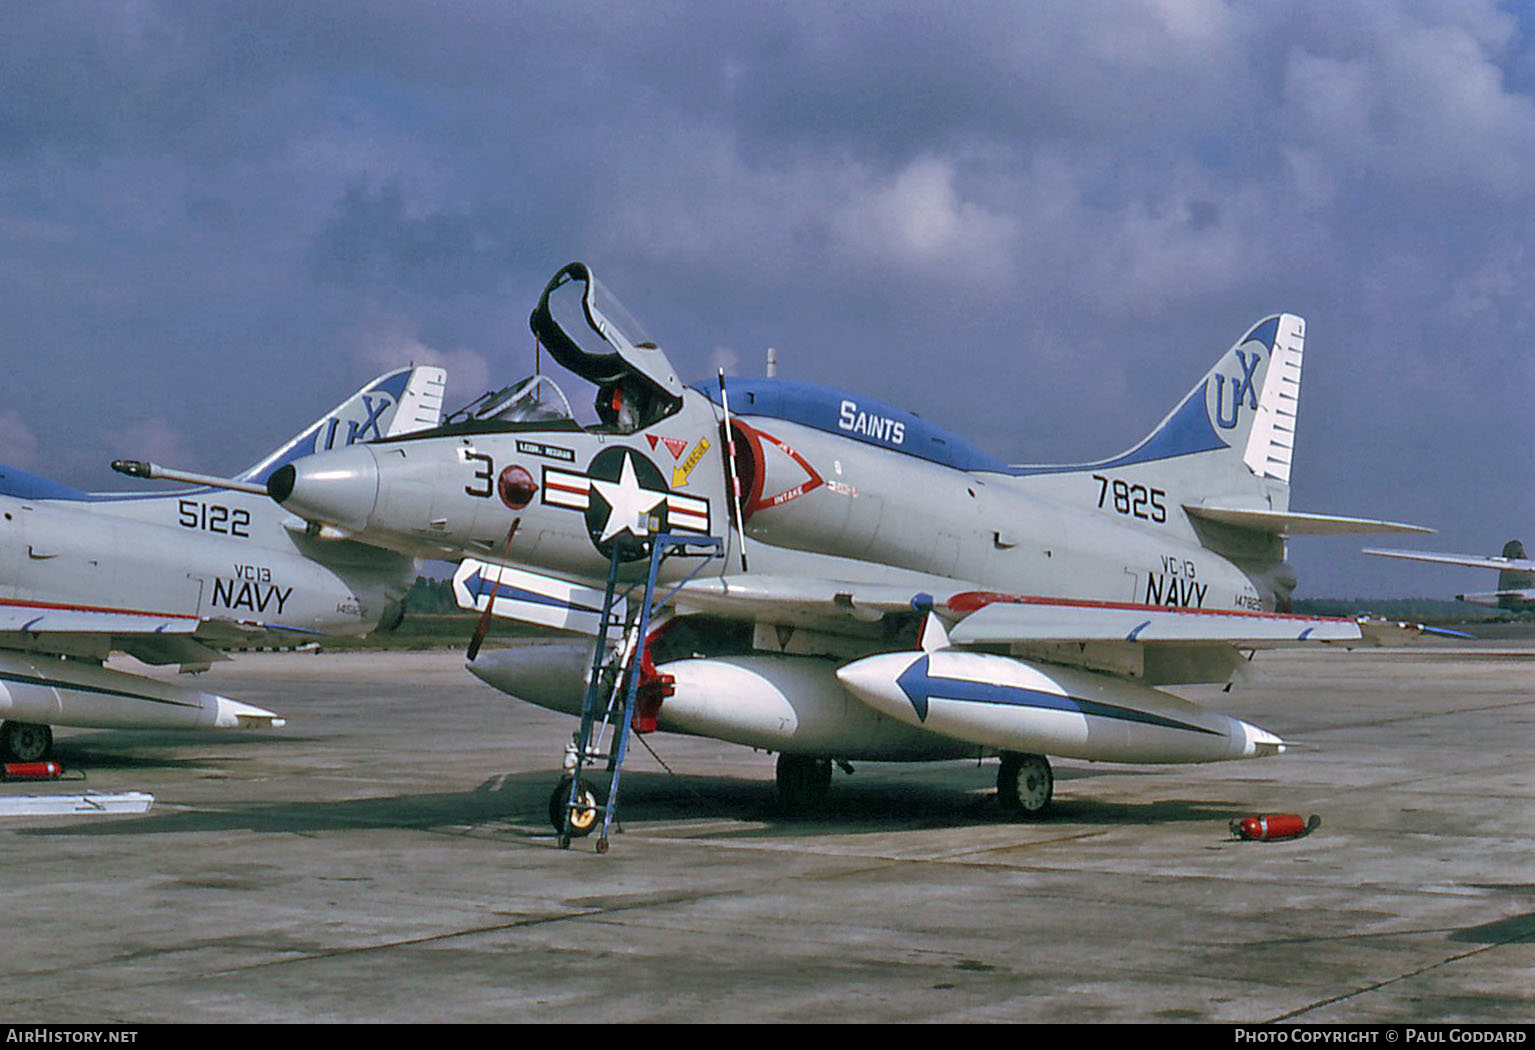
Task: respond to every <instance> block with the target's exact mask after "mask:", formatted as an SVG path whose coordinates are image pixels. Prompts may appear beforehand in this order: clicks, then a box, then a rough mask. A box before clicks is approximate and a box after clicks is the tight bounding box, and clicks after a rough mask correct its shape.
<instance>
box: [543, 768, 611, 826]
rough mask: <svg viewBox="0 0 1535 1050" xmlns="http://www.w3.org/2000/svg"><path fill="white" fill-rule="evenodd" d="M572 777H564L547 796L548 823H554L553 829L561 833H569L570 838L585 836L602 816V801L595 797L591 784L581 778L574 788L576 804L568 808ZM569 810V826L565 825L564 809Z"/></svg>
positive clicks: (595, 793)
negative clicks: (577, 785)
mask: <svg viewBox="0 0 1535 1050" xmlns="http://www.w3.org/2000/svg"><path fill="white" fill-rule="evenodd" d="M573 779H574V778H573V777H564V778H562V779H561V780H560V783H559V786H558V787H556V788H555V789H554V793H553V794H552V795H550V796H549V823H550V824H552V825H554V830H555V831H557V832H559V833H560V834H561V835H565V834H567V833H568V834H569V835H570V836H571V837H572V838H578V839H580V838H585V837H586V836H588V835H590V834H591V833H592V831H593V830H594V829H595V828H596V827H597V823H598V821H599V820H600V819H601V817H602V803H601V802H600V801H598V799H597V792H596V791H594V790H592V786H591V785H590V784H588V783H587V782H586V781H585V780H582V781H581V783H580V786H579V787H578V788H577V789H576V805H575V808H574V809H570V782H571V781H572V780H573ZM567 810H569V811H570V826H569V828H567V827H566V826H565V814H566V811H567Z"/></svg>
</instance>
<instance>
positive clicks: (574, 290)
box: [528, 262, 682, 415]
mask: <svg viewBox="0 0 1535 1050" xmlns="http://www.w3.org/2000/svg"><path fill="white" fill-rule="evenodd" d="M528 323H529V325H530V326H531V327H532V329H533V334H534V335H535V336H537V337H538V341H539V342H540V343H542V344H543V345H544V346H545V347H546V348H547V349H548V351H549V354H550V356H552V357H553V358H554V359H555V360H556V361H558V362H559V363H560V364H561V365H563V366H564V367H565V368H568V369H569V370H570V371H572V372H574V373H575V374H576V375H578V376H580V377H581V378H583V379H586V380H588V381H590V382H592V383H595V384H597V386H598V387H599V388H608V387H615V386H616V387H620V388H623V389H624V390H625V392H626V393H631V394H636V395H639V396H642V397H644V398H645V399H646V400H650V401H654V402H657V403H659V405H660V406H664V407H663V408H662V411H660V412H657V413H655V414H656V415H664V414H665V413H666V412H667V411H669V410H670V409H671V408H673V407H675V406H676V404H677V403H679V402H680V401H681V399H682V383H681V382H680V381H678V379H677V373H676V372H675V371H674V370H673V368H672V365H671V362H670V361H668V360H667V359H666V355H665V354H664V353H662V352H661V348H660V347H659V346H657V345H656V343H655V341H654V340H652V339H651V338H650V337H649V336H648V335H646V334H645V331H644V329H642V328H641V327H640V325H639V322H637V321H636V320H635V319H634V318H633V316H632V315H631V314H630V313H629V311H628V310H626V309H625V308H624V305H623V303H621V302H619V301H618V299H617V297H616V296H614V295H613V293H612V292H610V291H608V289H607V288H606V287H605V286H604V285H603V284H602V282H601V281H599V280H597V278H596V276H595V275H594V274H593V273H592V272H591V270H590V269H589V268H588V267H587V266H586V264H585V263H579V262H573V263H571V264H570V265H568V266H566V267H564V268H563V269H561V270H560V272H559V273H557V274H555V275H554V278H553V279H552V280H550V282H549V284H548V286H547V287H545V288H544V294H543V295H541V296H540V297H539V300H538V306H537V307H536V308H535V309H534V310H533V316H532V317H531V318H529V320H528Z"/></svg>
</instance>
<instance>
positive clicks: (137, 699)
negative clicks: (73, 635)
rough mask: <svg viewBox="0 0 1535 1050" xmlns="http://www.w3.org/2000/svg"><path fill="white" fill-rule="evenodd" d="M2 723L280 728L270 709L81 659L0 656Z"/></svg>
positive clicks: (0, 716)
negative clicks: (113, 669)
mask: <svg viewBox="0 0 1535 1050" xmlns="http://www.w3.org/2000/svg"><path fill="white" fill-rule="evenodd" d="M0 721H6V722H24V723H36V724H40V725H70V726H83V727H86V728H90V729H276V728H279V727H281V726H282V725H284V720H283V719H282V718H279V717H278V716H277V715H275V714H273V713H272V712H271V711H267V710H264V709H262V708H259V707H253V706H252V705H250V704H244V703H241V702H240V701H238V700H231V699H230V698H229V697H227V696H219V695H218V694H217V693H205V692H203V691H202V690H200V689H189V688H187V687H186V686H183V685H177V684H175V683H172V682H161V681H156V680H155V679H151V678H141V677H139V676H137V675H131V674H125V673H123V672H121V671H112V670H109V669H107V668H105V667H100V666H97V665H96V664H91V663H82V662H80V661H77V660H60V659H56V658H53V657H48V656H36V657H32V656H27V655H24V654H20V653H0Z"/></svg>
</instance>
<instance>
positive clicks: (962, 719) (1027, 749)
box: [837, 649, 1285, 763]
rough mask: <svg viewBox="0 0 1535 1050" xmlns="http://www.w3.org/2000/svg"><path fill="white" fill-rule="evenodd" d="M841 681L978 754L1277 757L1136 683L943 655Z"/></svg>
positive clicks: (1256, 737)
mask: <svg viewBox="0 0 1535 1050" xmlns="http://www.w3.org/2000/svg"><path fill="white" fill-rule="evenodd" d="M837 678H838V679H839V680H840V681H841V683H842V684H843V685H844V686H845V687H846V688H847V689H848V690H849V691H850V692H851V693H852V694H853V695H854V696H856V697H858V699H860V700H861V701H863V702H864V703H865V704H867V705H868V706H869V707H870V708H871V709H872V710H875V711H878V712H880V713H881V714H883V715H887V716H888V717H890V718H893V719H898V720H900V721H902V722H904V723H906V724H907V725H910V726H914V727H915V726H920V727H922V728H923V729H925V730H927V731H928V732H931V733H938V734H941V735H943V736H946V737H952V738H954V739H956V740H964V741H967V742H969V743H971V744H974V745H979V746H982V747H989V748H997V749H1000V750H1004V751H1014V752H1022V753H1028V754H1040V755H1056V756H1060V757H1063V758H1080V759H1086V760H1088V761H1094V762H1137V763H1186V762H1219V761H1223V760H1226V759H1234V758H1253V757H1258V756H1263V755H1274V754H1279V753H1280V752H1282V751H1283V750H1284V749H1285V743H1284V741H1283V740H1281V739H1280V738H1279V737H1277V736H1275V735H1274V734H1272V733H1270V732H1268V731H1267V730H1264V729H1260V728H1258V727H1257V726H1254V725H1250V724H1248V723H1247V722H1243V721H1241V720H1240V719H1236V718H1231V717H1229V716H1227V715H1223V714H1219V713H1217V712H1214V711H1208V710H1206V709H1205V708H1202V707H1200V706H1199V705H1198V704H1195V703H1192V702H1191V701H1188V700H1184V699H1182V698H1180V697H1176V696H1173V695H1172V694H1170V693H1165V692H1162V691H1160V690H1157V689H1152V688H1150V687H1149V686H1144V685H1141V684H1139V683H1137V682H1133V681H1129V680H1127V679H1123V678H1117V677H1113V676H1110V675H1104V674H1097V673H1095V672H1092V671H1084V670H1080V669H1077V668H1070V667H1060V666H1055V665H1052V664H1044V663H1030V662H1027V661H1023V660H1016V659H1013V658H1011V657H1007V656H1000V655H997V654H995V653H975V652H961V651H957V650H951V649H944V650H939V651H937V652H933V653H915V652H906V653H884V654H881V655H878V656H869V657H865V658H864V659H862V660H856V661H854V662H853V663H851V664H848V665H847V666H846V667H843V668H841V669H840V670H838V671H837Z"/></svg>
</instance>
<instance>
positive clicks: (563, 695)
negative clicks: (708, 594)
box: [469, 645, 976, 762]
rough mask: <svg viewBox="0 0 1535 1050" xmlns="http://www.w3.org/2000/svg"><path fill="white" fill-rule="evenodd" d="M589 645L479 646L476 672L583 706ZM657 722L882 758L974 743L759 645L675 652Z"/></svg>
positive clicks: (828, 753) (923, 757)
mask: <svg viewBox="0 0 1535 1050" xmlns="http://www.w3.org/2000/svg"><path fill="white" fill-rule="evenodd" d="M590 661H591V651H590V650H589V649H586V648H584V647H582V646H574V645H534V646H525V647H519V648H515V649H498V650H492V651H486V652H481V653H480V654H479V656H478V657H477V658H476V659H475V660H474V661H473V662H472V663H470V664H469V669H470V670H471V671H472V672H474V674H475V675H477V676H478V677H480V678H481V679H483V680H484V681H486V682H487V683H489V684H490V685H493V686H495V687H496V688H497V689H500V690H502V691H503V692H507V693H510V694H512V695H513V696H515V697H518V698H519V699H522V700H526V701H528V702H529V703H532V704H537V705H538V706H539V707H546V708H549V709H550V710H554V711H563V712H566V713H568V714H580V712H581V701H582V697H583V696H584V695H585V690H586V686H585V683H584V680H583V679H584V677H585V674H586V671H587V668H588V667H589V665H590ZM656 671H657V673H658V674H661V675H667V676H670V677H671V678H672V679H673V683H672V688H671V693H670V695H669V696H667V697H666V698H665V699H664V700H663V701H662V702H661V707H660V711H659V712H658V714H657V728H659V729H663V730H666V731H668V732H673V733H688V734H693V735H697V736H707V737H713V738H716V739H719V740H725V741H728V742H730V743H733V744H744V745H745V746H747V747H755V748H761V749H763V750H766V751H776V752H780V753H782V754H791V755H810V756H815V757H821V758H837V759H846V760H850V761H851V760H860V761H878V762H911V761H931V760H934V759H947V758H964V757H966V756H969V755H973V754H975V752H976V749H975V748H974V747H972V746H970V745H969V744H966V743H964V742H962V741H958V740H952V739H946V738H944V737H941V736H935V735H934V734H932V733H930V732H926V731H924V730H922V729H920V728H914V727H912V726H909V725H906V724H903V723H902V722H901V721H898V720H896V719H891V718H887V717H885V716H884V715H882V714H880V713H878V712H876V711H874V710H873V709H872V708H870V707H868V706H866V705H864V704H861V703H859V702H858V701H857V700H855V699H854V698H853V697H852V696H850V695H849V694H848V692H847V691H846V690H845V689H843V688H842V686H841V685H840V684H838V682H837V662H836V661H834V660H827V659H822V658H819V657H807V656H783V655H778V654H761V655H750V656H717V657H709V658H707V659H690V660H676V661H673V662H671V663H665V664H661V665H660V666H658V667H657V668H656Z"/></svg>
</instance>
